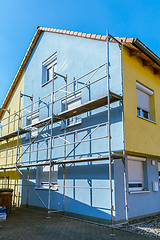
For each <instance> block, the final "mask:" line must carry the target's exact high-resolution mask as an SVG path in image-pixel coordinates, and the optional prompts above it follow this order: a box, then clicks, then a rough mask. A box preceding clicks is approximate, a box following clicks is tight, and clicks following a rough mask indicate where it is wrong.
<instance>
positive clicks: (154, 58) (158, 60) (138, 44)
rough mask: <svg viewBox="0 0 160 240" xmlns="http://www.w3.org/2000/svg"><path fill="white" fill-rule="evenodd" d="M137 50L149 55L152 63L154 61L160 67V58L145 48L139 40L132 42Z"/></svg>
mask: <svg viewBox="0 0 160 240" xmlns="http://www.w3.org/2000/svg"><path fill="white" fill-rule="evenodd" d="M132 45H134V46H135V47H136V48H138V49H139V50H140V51H141V52H143V53H144V54H145V55H147V56H148V57H149V58H150V59H151V60H152V61H154V62H155V63H156V64H157V65H158V66H159V67H160V58H159V57H158V56H157V55H156V54H154V53H153V52H152V51H151V50H150V49H149V48H148V47H147V46H145V45H144V44H143V43H142V42H141V41H140V40H139V39H138V38H135V39H134V40H133V42H132Z"/></svg>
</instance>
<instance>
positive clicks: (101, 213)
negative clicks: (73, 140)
mask: <svg viewBox="0 0 160 240" xmlns="http://www.w3.org/2000/svg"><path fill="white" fill-rule="evenodd" d="M87 164H88V163H87ZM108 172H109V166H108V164H95V165H90V164H89V165H85V166H84V165H83V166H75V164H74V165H72V166H67V167H66V184H65V185H66V189H65V212H69V213H73V214H80V215H85V216H88V217H96V218H101V219H108V220H110V216H111V215H110V214H111V208H110V189H109V174H108ZM112 172H113V168H112ZM23 174H24V175H27V171H23ZM112 179H114V176H112ZM30 185H32V189H31V187H30V189H29V202H28V204H29V205H32V206H37V207H44V205H43V204H42V202H41V201H40V199H39V198H38V197H37V196H36V194H35V193H34V190H33V189H34V187H35V183H33V182H32V181H30ZM58 186H59V187H58V190H57V191H51V209H55V210H62V208H63V168H62V167H59V174H58ZM83 186H84V188H83ZM90 187H91V188H90ZM36 192H37V193H38V195H39V196H40V198H41V199H42V200H43V202H44V203H45V205H46V207H48V190H42V189H41V190H36ZM26 200H27V182H26V180H24V179H23V182H22V204H26Z"/></svg>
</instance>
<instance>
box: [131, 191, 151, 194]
mask: <svg viewBox="0 0 160 240" xmlns="http://www.w3.org/2000/svg"><path fill="white" fill-rule="evenodd" d="M138 193H150V191H133V192H129V194H138Z"/></svg>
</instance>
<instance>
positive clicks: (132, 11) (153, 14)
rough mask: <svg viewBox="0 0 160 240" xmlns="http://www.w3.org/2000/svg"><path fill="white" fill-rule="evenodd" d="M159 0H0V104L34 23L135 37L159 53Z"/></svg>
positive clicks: (32, 34) (35, 26) (34, 26)
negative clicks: (107, 30)
mask: <svg viewBox="0 0 160 240" xmlns="http://www.w3.org/2000/svg"><path fill="white" fill-rule="evenodd" d="M159 12H160V1H159V0H154V1H153V0H137V1H129V0H119V1H118V0H110V1H109V0H67V1H65V0H57V1H55V0H45V1H44V0H37V1H35V0H5V1H4V0H0V105H1V104H2V102H3V100H4V98H5V96H6V94H7V91H8V89H9V87H10V85H11V83H12V81H13V79H14V77H15V75H16V73H17V70H18V68H19V66H20V64H21V62H22V59H23V57H24V55H25V53H26V51H27V49H28V46H29V44H30V42H31V40H32V38H33V36H34V33H35V32H36V29H37V26H42V27H51V28H58V29H66V30H73V31H79V32H86V33H96V34H101V35H104V34H105V33H106V29H107V28H108V29H109V33H110V34H111V35H113V36H120V37H135V38H136V37H137V38H139V39H140V40H141V41H142V42H143V43H144V44H145V45H147V47H149V48H150V49H151V50H152V51H153V52H154V53H155V54H157V55H158V56H159V57H160V13H159Z"/></svg>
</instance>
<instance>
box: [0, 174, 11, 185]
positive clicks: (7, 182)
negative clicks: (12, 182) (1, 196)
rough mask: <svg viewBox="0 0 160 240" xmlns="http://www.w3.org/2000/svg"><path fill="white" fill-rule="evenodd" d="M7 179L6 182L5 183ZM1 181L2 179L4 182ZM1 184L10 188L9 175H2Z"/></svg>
mask: <svg viewBox="0 0 160 240" xmlns="http://www.w3.org/2000/svg"><path fill="white" fill-rule="evenodd" d="M5 180H6V183H5ZM1 181H2V183H1ZM3 181H4V183H3ZM0 186H1V188H6V186H7V188H9V177H5V176H3V177H0Z"/></svg>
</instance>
